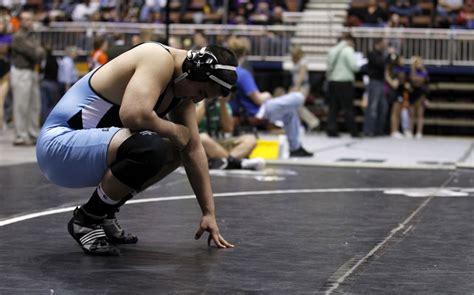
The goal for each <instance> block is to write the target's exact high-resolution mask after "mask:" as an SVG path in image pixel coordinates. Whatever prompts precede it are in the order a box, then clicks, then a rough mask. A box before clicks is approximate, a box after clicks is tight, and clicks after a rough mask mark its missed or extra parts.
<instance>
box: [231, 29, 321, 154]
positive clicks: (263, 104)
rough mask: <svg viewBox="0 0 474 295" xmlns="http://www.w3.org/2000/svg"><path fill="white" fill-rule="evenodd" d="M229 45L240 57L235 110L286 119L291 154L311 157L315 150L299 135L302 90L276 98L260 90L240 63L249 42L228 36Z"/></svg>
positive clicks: (279, 119)
mask: <svg viewBox="0 0 474 295" xmlns="http://www.w3.org/2000/svg"><path fill="white" fill-rule="evenodd" d="M229 41H230V42H229V43H228V46H229V48H230V49H231V50H233V51H234V53H235V54H236V55H237V58H238V59H239V67H237V75H238V79H237V85H236V87H237V93H236V95H235V98H234V99H233V100H232V101H231V104H232V111H233V113H234V114H240V108H241V107H242V108H243V109H244V111H245V113H246V114H245V115H246V116H248V117H254V118H257V119H266V120H268V121H270V122H272V123H275V122H276V121H282V122H283V128H284V129H285V133H286V136H287V138H288V143H289V147H290V157H311V156H313V153H310V152H308V151H306V150H305V149H304V148H303V146H302V144H301V139H300V133H299V129H300V125H301V122H300V120H299V118H298V108H299V107H301V106H302V105H303V103H304V99H305V97H304V95H303V94H302V93H301V92H290V93H288V94H286V95H283V96H280V97H275V98H273V97H272V95H271V94H270V93H269V92H260V90H259V89H258V87H257V85H256V83H255V79H254V78H253V76H252V74H251V73H250V72H249V71H248V70H246V69H244V68H242V67H241V64H242V63H243V62H244V61H245V58H246V54H247V46H246V44H245V42H242V41H241V40H240V39H239V38H234V39H231V40H229Z"/></svg>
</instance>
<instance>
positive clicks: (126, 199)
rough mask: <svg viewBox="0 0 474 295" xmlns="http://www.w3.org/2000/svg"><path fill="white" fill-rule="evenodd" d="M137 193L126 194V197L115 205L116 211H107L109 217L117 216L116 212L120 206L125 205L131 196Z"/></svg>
mask: <svg viewBox="0 0 474 295" xmlns="http://www.w3.org/2000/svg"><path fill="white" fill-rule="evenodd" d="M135 194H136V193H130V194H128V195H126V196H125V197H123V198H122V199H121V200H120V201H119V202H118V203H117V204H115V205H113V206H114V208H115V210H114V211H109V212H107V218H109V219H111V218H115V213H116V212H119V210H120V207H122V206H123V205H125V203H126V202H127V201H128V200H130V199H131V198H133V197H134V196H135Z"/></svg>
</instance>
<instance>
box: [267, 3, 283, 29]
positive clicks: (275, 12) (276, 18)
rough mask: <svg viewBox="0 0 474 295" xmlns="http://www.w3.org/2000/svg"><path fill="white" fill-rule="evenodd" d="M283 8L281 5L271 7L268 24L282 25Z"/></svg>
mask: <svg viewBox="0 0 474 295" xmlns="http://www.w3.org/2000/svg"><path fill="white" fill-rule="evenodd" d="M284 11H285V9H284V8H283V6H280V5H276V6H274V7H273V9H272V12H271V15H270V21H269V24H270V25H282V24H283V12H284Z"/></svg>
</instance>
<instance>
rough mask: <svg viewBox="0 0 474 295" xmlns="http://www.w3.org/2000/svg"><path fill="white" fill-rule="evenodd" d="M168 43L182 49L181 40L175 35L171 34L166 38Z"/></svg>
mask: <svg viewBox="0 0 474 295" xmlns="http://www.w3.org/2000/svg"><path fill="white" fill-rule="evenodd" d="M168 45H169V46H170V47H173V48H178V49H183V41H182V40H181V38H180V37H177V36H171V37H170V38H169V40H168Z"/></svg>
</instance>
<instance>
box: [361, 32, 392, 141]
mask: <svg viewBox="0 0 474 295" xmlns="http://www.w3.org/2000/svg"><path fill="white" fill-rule="evenodd" d="M385 48H386V44H385V40H384V39H381V38H380V39H375V41H374V50H373V51H371V52H369V54H368V60H369V62H368V67H367V69H368V75H369V87H368V88H369V89H368V99H369V101H368V106H367V109H366V110H365V116H364V135H365V136H369V137H371V136H375V135H382V134H383V133H384V130H385V121H386V116H387V109H388V105H387V101H386V99H385V93H384V90H385V89H384V87H385Z"/></svg>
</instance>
